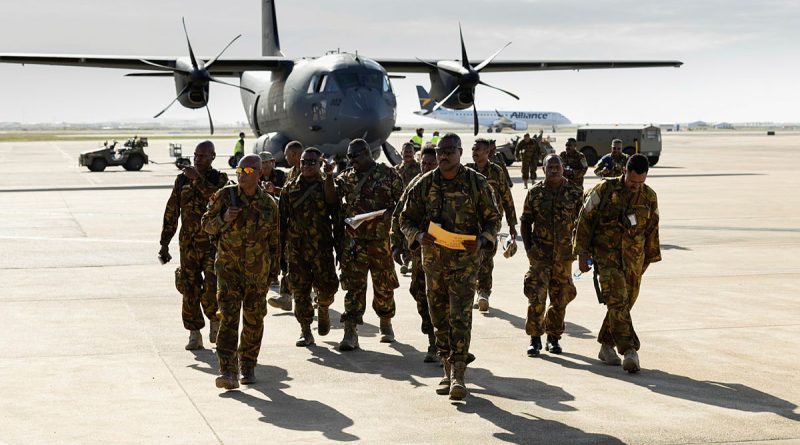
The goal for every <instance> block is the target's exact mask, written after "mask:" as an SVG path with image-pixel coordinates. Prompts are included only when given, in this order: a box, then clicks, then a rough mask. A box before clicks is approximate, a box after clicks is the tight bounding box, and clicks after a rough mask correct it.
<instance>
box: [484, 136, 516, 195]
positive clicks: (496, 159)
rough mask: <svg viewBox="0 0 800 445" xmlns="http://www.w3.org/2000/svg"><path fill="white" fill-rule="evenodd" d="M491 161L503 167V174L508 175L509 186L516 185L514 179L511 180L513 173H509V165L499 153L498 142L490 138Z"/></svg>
mask: <svg viewBox="0 0 800 445" xmlns="http://www.w3.org/2000/svg"><path fill="white" fill-rule="evenodd" d="M488 141H489V161H491V162H492V164H497V165H498V166H500V168H501V169H503V174H504V175H505V177H506V183H507V184H508V187H509V188H511V187H514V181H512V180H511V175H510V174H509V173H508V167H506V163H505V162H503V160H502V159H501V158H500V155H499V154H497V142H496V141H495V140H494V139H489V140H488Z"/></svg>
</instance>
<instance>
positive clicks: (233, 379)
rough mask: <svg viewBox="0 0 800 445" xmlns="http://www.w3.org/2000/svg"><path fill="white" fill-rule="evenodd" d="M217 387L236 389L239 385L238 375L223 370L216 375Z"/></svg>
mask: <svg viewBox="0 0 800 445" xmlns="http://www.w3.org/2000/svg"><path fill="white" fill-rule="evenodd" d="M216 384H217V388H221V389H227V390H231V389H236V388H238V387H239V376H238V375H237V374H236V373H234V372H231V371H225V372H223V373H222V375H220V376H217V380H216Z"/></svg>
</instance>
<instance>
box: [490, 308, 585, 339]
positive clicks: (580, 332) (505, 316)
mask: <svg viewBox="0 0 800 445" xmlns="http://www.w3.org/2000/svg"><path fill="white" fill-rule="evenodd" d="M484 317H487V318H494V317H496V318H499V319H501V320H505V321H507V322H509V323H510V324H511V326H514V327H515V328H517V329H521V330H522V331H523V333H524V331H525V318H523V317H520V316H517V315H514V314H510V313H508V312H506V311H504V310H502V309H497V308H491V309H490V310H489V312H488V313H486V314H485V315H484ZM564 324H565V329H564V335H565V336H567V337H572V338H578V339H592V338H594V335H592V331H590V330H589V329H587V328H585V327H583V326H581V325H578V324H575V323H570V322H568V321H567V322H565V323H564Z"/></svg>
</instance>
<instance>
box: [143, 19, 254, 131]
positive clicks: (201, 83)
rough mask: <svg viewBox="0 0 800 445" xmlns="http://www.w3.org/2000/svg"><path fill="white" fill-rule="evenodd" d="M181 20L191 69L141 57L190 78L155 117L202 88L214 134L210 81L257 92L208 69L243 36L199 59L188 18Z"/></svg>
mask: <svg viewBox="0 0 800 445" xmlns="http://www.w3.org/2000/svg"><path fill="white" fill-rule="evenodd" d="M181 21H182V22H183V34H184V35H185V36H186V45H187V46H188V47H189V59H190V60H191V63H192V67H191V69H188V68H184V67H182V66H180V64H176V66H174V67H172V66H167V65H161V64H158V63H155V62H151V61H149V60H144V59H140V61H141V62H142V63H145V64H147V65H150V66H154V67H156V68H161V69H164V70H169V71H172V75H175V74H180V75H183V76H186V77H188V80H189V81H188V83H187V84H186V86H185V87H184V88H183V89H182V90H181V91H180V92H179V93H178V95H177V96H176V97H175V99H172V102H170V103H169V105H167V106H166V107H165V108H164V109H163V110H161V111H159V112H158V113H157V114H156V115H155V116H153V117H154V118H157V117H159V116H161V115H162V114H164V112H165V111H167V110H168V109H169V108H170V107H171V106H172V105H173V104H174V103H175V102H176V101H178V100H179V99H180V98H181V97H182V96H183V95H185V94H188V93H189V92H190V91H191V90H197V89H201V90H202V94H203V100H204V103H205V105H204V107H205V109H206V113H207V114H208V125H209V127H210V129H211V134H214V122H213V121H212V120H211V111H210V110H209V108H208V84H209V83H210V82H214V83H219V84H222V85H227V86H231V87H234V88H239V89H241V90H244V91H247V92H248V93H251V94H256V92H255V91H253V90H251V89H250V88H246V87H243V86H240V85H234V84H231V83H228V82H223V81H221V80H219V79H216V78H214V76H212V75H211V73H209V72H208V69H209V68H210V67H211V66H212V65H213V64H214V63H215V62H216V61H217V59H219V58H220V56H222V54H223V53H224V52H225V51H226V50H227V49H228V48H229V47H230V46H231V45H232V44H233V42H235V41H236V40H238V39H239V37H241V36H242V35H241V34H239V35H238V36H236V37H234V38H233V40H231V41H230V42H229V43H228V44H227V45H226V46H225V48H223V49H222V51H220V52H219V54H217V55H216V56H215V57H214V58H212V59H210V60H209V61H208V62H205V61H203V60H198V59H197V57H195V55H194V50H193V49H192V42H191V41H190V40H189V33H188V32H187V31H186V20H185V19H184V18H181ZM127 75H128V76H147V75H151V76H161V75H169V74H167V73H131V74H127Z"/></svg>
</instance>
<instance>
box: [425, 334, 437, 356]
mask: <svg viewBox="0 0 800 445" xmlns="http://www.w3.org/2000/svg"><path fill="white" fill-rule="evenodd" d="M437 352H438V351H437V349H436V337H434V335H433V334H428V352H427V353H426V354H425V358H424V359H423V360H422V361H423V362H425V363H436V362H438V361H439V355H438V354H437Z"/></svg>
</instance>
